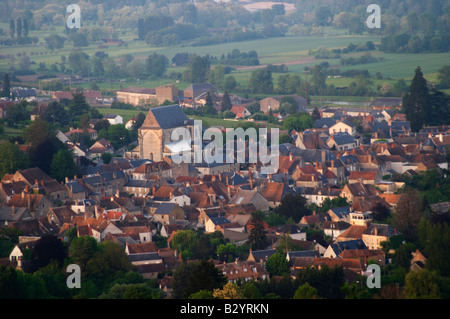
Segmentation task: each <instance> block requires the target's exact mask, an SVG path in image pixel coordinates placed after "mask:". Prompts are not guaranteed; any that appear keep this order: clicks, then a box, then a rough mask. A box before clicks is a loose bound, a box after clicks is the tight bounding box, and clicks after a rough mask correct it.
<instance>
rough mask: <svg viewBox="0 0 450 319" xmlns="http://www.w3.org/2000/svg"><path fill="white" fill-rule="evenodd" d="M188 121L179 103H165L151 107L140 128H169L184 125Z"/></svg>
mask: <svg viewBox="0 0 450 319" xmlns="http://www.w3.org/2000/svg"><path fill="white" fill-rule="evenodd" d="M188 121H189V119H188V118H187V116H186V114H184V112H183V110H182V109H181V108H180V106H179V105H177V104H174V105H166V106H160V107H154V108H151V109H150V110H149V112H148V114H147V117H146V118H145V120H144V123H143V124H142V127H141V128H161V129H169V128H174V127H180V126H185V125H186V124H187V122H188Z"/></svg>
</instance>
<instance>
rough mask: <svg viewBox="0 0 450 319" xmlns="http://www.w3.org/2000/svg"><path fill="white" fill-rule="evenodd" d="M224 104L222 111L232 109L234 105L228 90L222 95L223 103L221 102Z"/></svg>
mask: <svg viewBox="0 0 450 319" xmlns="http://www.w3.org/2000/svg"><path fill="white" fill-rule="evenodd" d="M220 105H221V106H222V112H223V111H226V110H231V108H232V107H233V104H232V103H231V99H230V95H229V94H228V92H227V91H225V93H224V94H223V97H222V103H221V104H220Z"/></svg>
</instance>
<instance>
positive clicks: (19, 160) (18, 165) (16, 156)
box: [0, 141, 29, 176]
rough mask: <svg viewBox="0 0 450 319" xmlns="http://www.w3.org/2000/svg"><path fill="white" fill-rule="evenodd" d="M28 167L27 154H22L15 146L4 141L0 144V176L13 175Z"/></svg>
mask: <svg viewBox="0 0 450 319" xmlns="http://www.w3.org/2000/svg"><path fill="white" fill-rule="evenodd" d="M28 165H29V158H28V154H27V153H24V152H22V151H21V150H20V149H19V147H18V146H17V145H16V144H13V143H10V142H8V141H5V142H3V143H1V144H0V175H1V176H4V175H5V174H14V173H15V172H16V171H18V170H21V169H25V168H27V167H28Z"/></svg>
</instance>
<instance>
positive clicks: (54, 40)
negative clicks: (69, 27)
mask: <svg viewBox="0 0 450 319" xmlns="http://www.w3.org/2000/svg"><path fill="white" fill-rule="evenodd" d="M45 42H46V43H47V48H49V49H50V50H52V51H54V50H58V49H62V48H63V47H64V42H66V38H65V37H62V36H60V35H58V34H52V35H50V36H48V37H46V38H45Z"/></svg>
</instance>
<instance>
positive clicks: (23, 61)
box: [19, 55, 31, 70]
mask: <svg viewBox="0 0 450 319" xmlns="http://www.w3.org/2000/svg"><path fill="white" fill-rule="evenodd" d="M30 66H31V61H30V57H29V56H28V55H23V56H22V57H21V58H20V60H19V67H20V69H22V70H29V69H30Z"/></svg>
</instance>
